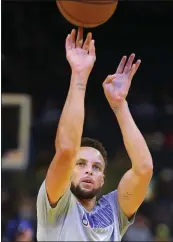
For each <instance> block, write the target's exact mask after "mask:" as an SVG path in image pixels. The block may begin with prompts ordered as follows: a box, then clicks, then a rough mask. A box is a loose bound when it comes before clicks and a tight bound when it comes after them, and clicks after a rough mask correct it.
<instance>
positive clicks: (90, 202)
mask: <svg viewBox="0 0 173 242" xmlns="http://www.w3.org/2000/svg"><path fill="white" fill-rule="evenodd" d="M78 201H79V202H80V203H81V204H82V206H83V207H84V208H85V209H86V210H88V211H89V212H90V211H91V210H93V208H94V207H95V204H96V197H94V198H91V199H78Z"/></svg>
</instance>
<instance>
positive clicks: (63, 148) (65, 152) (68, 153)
mask: <svg viewBox="0 0 173 242" xmlns="http://www.w3.org/2000/svg"><path fill="white" fill-rule="evenodd" d="M57 150H58V151H59V152H60V154H61V155H62V156H64V157H67V158H68V159H70V158H74V157H75V156H76V155H77V151H78V150H77V148H76V147H75V145H70V144H59V145H56V151H57Z"/></svg>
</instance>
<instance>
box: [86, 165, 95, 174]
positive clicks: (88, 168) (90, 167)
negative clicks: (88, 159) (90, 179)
mask: <svg viewBox="0 0 173 242" xmlns="http://www.w3.org/2000/svg"><path fill="white" fill-rule="evenodd" d="M85 173H86V174H89V175H92V174H93V170H92V166H90V165H88V166H87V167H86V171H85Z"/></svg>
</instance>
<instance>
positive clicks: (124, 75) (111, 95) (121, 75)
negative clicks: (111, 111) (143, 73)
mask: <svg viewBox="0 0 173 242" xmlns="http://www.w3.org/2000/svg"><path fill="white" fill-rule="evenodd" d="M134 59H135V54H131V55H130V57H129V59H128V61H127V63H126V60H127V57H126V56H123V58H122V59H121V61H120V64H119V66H118V68H117V71H116V73H115V74H113V75H109V76H108V77H107V78H106V80H105V81H104V82H103V88H104V93H105V96H106V98H107V100H108V102H109V104H110V106H111V107H112V108H118V107H119V106H120V105H121V103H122V102H123V101H124V100H125V99H126V97H127V94H128V92H129V88H130V86H131V81H132V78H133V76H134V74H135V73H136V71H137V69H138V68H139V65H140V63H141V60H137V61H136V63H133V61H134Z"/></svg>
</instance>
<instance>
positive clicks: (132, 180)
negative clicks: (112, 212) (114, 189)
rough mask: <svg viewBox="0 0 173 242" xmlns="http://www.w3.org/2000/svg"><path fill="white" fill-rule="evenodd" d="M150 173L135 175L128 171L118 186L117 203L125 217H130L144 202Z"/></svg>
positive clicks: (131, 170)
mask: <svg viewBox="0 0 173 242" xmlns="http://www.w3.org/2000/svg"><path fill="white" fill-rule="evenodd" d="M151 177H152V172H150V171H149V172H146V173H144V174H137V173H136V172H135V171H133V169H130V170H129V171H127V172H126V173H125V175H124V176H123V177H122V179H121V181H120V183H119V186H118V201H119V204H120V206H121V208H122V209H123V211H124V213H125V214H126V215H127V217H131V216H132V215H133V214H134V213H135V212H136V211H137V209H138V208H139V206H140V205H141V203H142V202H143V201H144V198H145V195H146V192H147V189H148V185H149V183H150V180H151Z"/></svg>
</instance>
